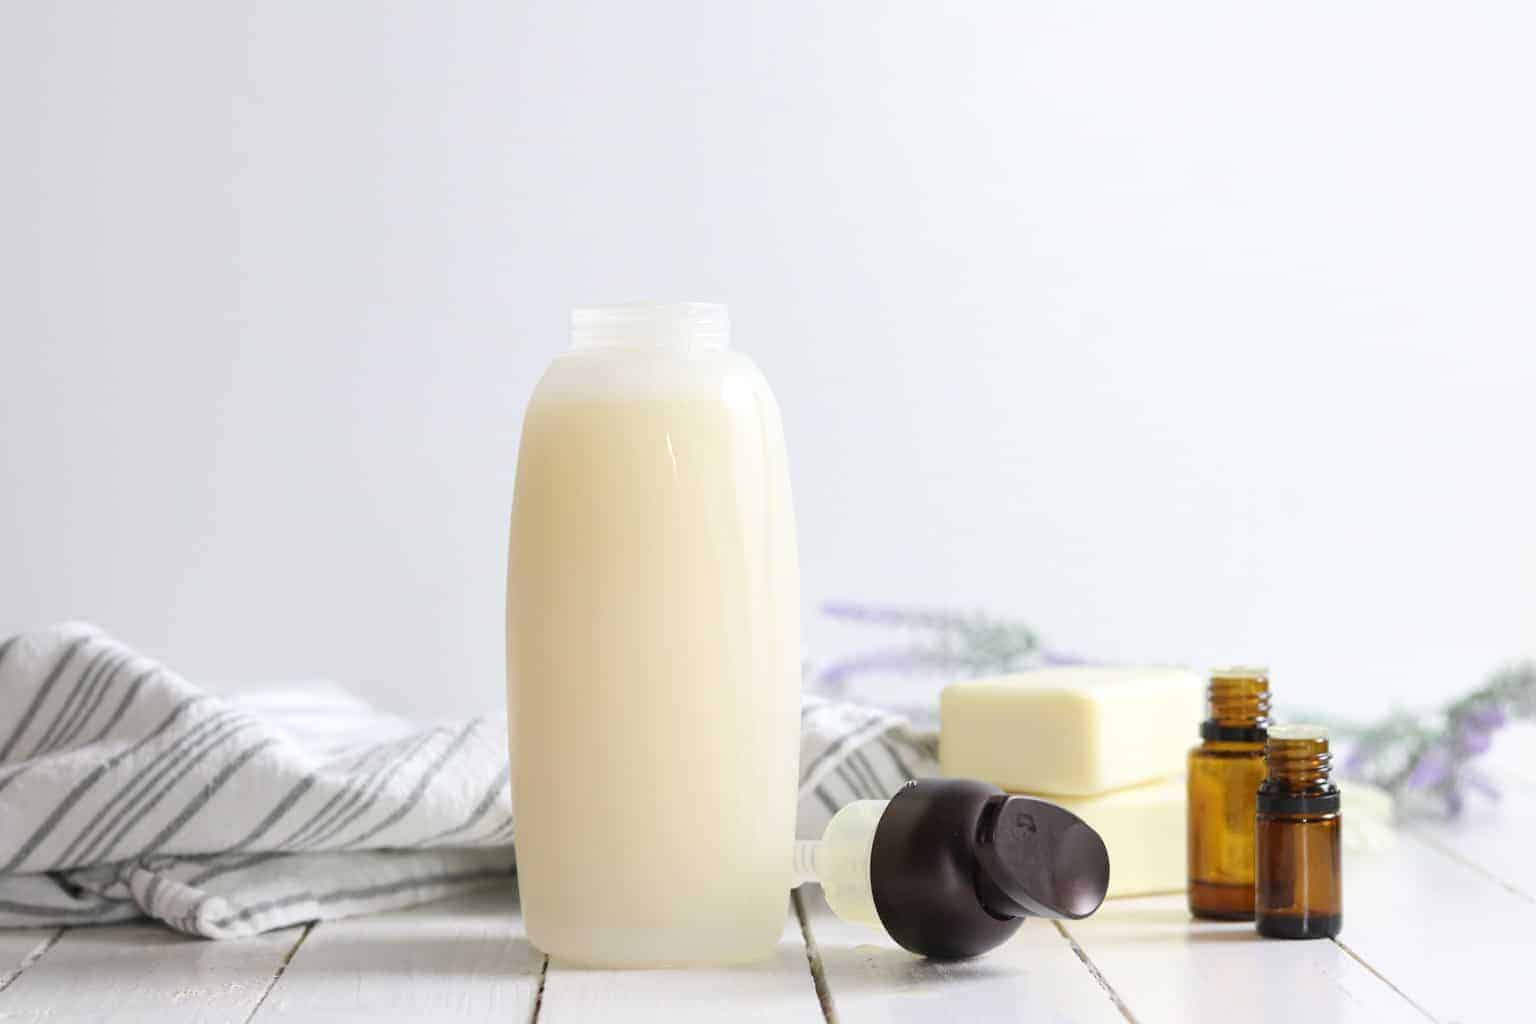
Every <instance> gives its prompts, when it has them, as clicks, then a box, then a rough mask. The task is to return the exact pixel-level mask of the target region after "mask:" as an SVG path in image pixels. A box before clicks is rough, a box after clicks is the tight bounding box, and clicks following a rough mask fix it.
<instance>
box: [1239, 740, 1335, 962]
mask: <svg viewBox="0 0 1536 1024" xmlns="http://www.w3.org/2000/svg"><path fill="white" fill-rule="evenodd" d="M1265 761H1266V764H1267V773H1266V775H1265V778H1264V783H1263V785H1261V786H1260V787H1259V793H1258V811H1257V816H1256V825H1255V835H1256V842H1257V846H1258V850H1257V857H1258V860H1257V868H1256V870H1257V875H1258V877H1257V885H1256V904H1255V911H1254V923H1255V924H1256V926H1257V927H1258V929H1259V934H1261V935H1268V936H1270V937H1272V938H1277V939H1327V938H1331V937H1333V936H1335V935H1337V934H1339V929H1340V928H1341V927H1342V926H1343V923H1344V898H1343V889H1344V886H1343V870H1342V869H1343V864H1342V861H1341V860H1340V857H1339V848H1340V842H1339V836H1340V832H1339V829H1340V821H1341V819H1340V817H1339V789H1338V787H1337V786H1335V785H1334V784H1333V782H1332V781H1331V780H1330V779H1329V775H1330V774H1331V772H1332V762H1333V755H1332V754H1330V753H1329V752H1328V733H1327V730H1325V729H1324V728H1323V727H1322V726H1320V725H1277V726H1275V727H1274V728H1273V729H1271V730H1270V732H1269V741H1268V745H1267V747H1266V748H1265Z"/></svg>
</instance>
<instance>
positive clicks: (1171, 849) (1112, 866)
mask: <svg viewBox="0 0 1536 1024" xmlns="http://www.w3.org/2000/svg"><path fill="white" fill-rule="evenodd" d="M1186 793H1187V787H1186V785H1185V781H1184V777H1183V776H1182V775H1181V776H1179V777H1177V778H1173V779H1164V780H1163V781H1162V782H1154V783H1152V784H1151V785H1147V786H1132V787H1131V788H1129V789H1117V790H1115V791H1114V792H1113V793H1105V794H1103V795H1102V796H1048V797H1045V798H1044V799H1046V800H1049V801H1051V803H1053V804H1058V805H1059V806H1061V807H1065V808H1066V809H1067V810H1069V811H1071V812H1072V813H1073V814H1075V815H1077V816H1078V817H1079V818H1082V819H1083V820H1084V821H1086V822H1087V823H1088V824H1089V825H1091V826H1093V829H1094V831H1096V832H1098V834H1099V835H1100V836H1101V837H1102V838H1103V840H1104V845H1105V846H1106V847H1107V848H1108V849H1109V896H1110V897H1115V896H1145V895H1147V894H1149V893H1154V892H1183V891H1184V888H1185V886H1186V885H1187V884H1188V879H1189V864H1188V863H1187V861H1186V860H1185V856H1186V854H1185V843H1186V841H1187V838H1188V836H1187V829H1186V828H1185V822H1184V808H1185V801H1186ZM1030 795H1037V794H1030Z"/></svg>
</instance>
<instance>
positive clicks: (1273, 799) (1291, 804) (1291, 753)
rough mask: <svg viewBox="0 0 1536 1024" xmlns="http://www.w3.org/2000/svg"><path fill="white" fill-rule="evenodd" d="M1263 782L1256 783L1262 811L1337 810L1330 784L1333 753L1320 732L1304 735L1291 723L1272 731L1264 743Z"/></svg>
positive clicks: (1324, 812)
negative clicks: (1267, 740)
mask: <svg viewBox="0 0 1536 1024" xmlns="http://www.w3.org/2000/svg"><path fill="white" fill-rule="evenodd" d="M1264 766H1265V775H1264V781H1263V782H1261V783H1260V784H1259V794H1258V809H1259V813H1261V814H1282V815H1284V814H1293V815H1311V814H1319V815H1327V814H1336V813H1338V810H1339V788H1338V787H1337V786H1335V785H1334V784H1333V754H1332V753H1331V752H1330V751H1329V749H1328V737H1327V736H1326V735H1325V734H1323V733H1322V732H1321V731H1318V732H1313V733H1310V734H1304V733H1300V732H1298V731H1297V729H1296V727H1294V726H1280V727H1278V728H1277V729H1276V730H1274V731H1272V732H1271V733H1270V736H1269V742H1268V743H1266V744H1265V746H1264Z"/></svg>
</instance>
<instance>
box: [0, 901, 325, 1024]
mask: <svg viewBox="0 0 1536 1024" xmlns="http://www.w3.org/2000/svg"><path fill="white" fill-rule="evenodd" d="M300 934H301V929H297V928H290V929H286V930H284V931H281V932H274V933H272V934H270V935H262V936H258V937H256V938H252V939H242V940H240V941H238V942H209V941H208V940H206V939H194V938H191V937H189V936H186V935H181V934H178V933H177V932H173V931H171V930H170V929H169V928H166V927H164V926H162V925H154V924H121V925H103V926H100V927H95V928H74V929H71V930H69V931H67V932H65V933H64V935H63V936H62V937H61V938H60V939H59V941H58V943H57V944H56V945H54V947H53V948H52V949H50V950H48V951H47V954H46V955H45V956H43V957H42V958H41V959H40V960H38V961H37V962H36V963H34V964H32V965H31V966H30V967H28V968H27V969H26V970H25V971H23V972H22V973H21V975H20V977H18V978H16V980H15V981H14V982H13V983H12V984H11V985H10V986H9V987H8V988H6V989H5V991H3V992H0V1020H4V1021H5V1022H6V1024H19V1022H23V1021H37V1022H42V1021H49V1022H53V1021H60V1020H108V1019H110V1020H112V1021H125V1022H134V1021H143V1022H146V1024H149V1022H153V1024H176V1022H178V1021H244V1020H245V1019H246V1018H247V1017H248V1016H249V1015H250V1013H251V1011H252V1010H253V1009H254V1008H255V1007H256V1006H257V1005H258V1004H259V1003H260V1001H261V998H262V996H263V995H264V994H265V993H266V991H267V989H268V988H269V987H270V986H271V985H272V979H273V977H274V976H275V975H276V974H277V972H278V969H279V968H280V967H281V966H282V964H283V961H284V959H285V958H286V957H287V956H288V954H289V952H290V951H291V950H292V949H293V945H294V943H295V942H297V941H298V939H299V936H300ZM39 937H40V936H39Z"/></svg>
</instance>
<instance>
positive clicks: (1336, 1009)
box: [1064, 894, 1424, 1024]
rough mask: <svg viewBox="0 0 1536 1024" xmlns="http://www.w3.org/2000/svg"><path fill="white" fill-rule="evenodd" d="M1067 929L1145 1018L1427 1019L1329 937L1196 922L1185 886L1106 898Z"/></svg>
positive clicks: (1151, 1023) (1150, 1023) (1146, 1021)
mask: <svg viewBox="0 0 1536 1024" xmlns="http://www.w3.org/2000/svg"><path fill="white" fill-rule="evenodd" d="M1345 923H1346V927H1347V926H1348V918H1347V917H1346V919H1345ZM1064 930H1065V931H1066V932H1067V933H1068V934H1070V935H1071V936H1072V937H1073V938H1074V939H1076V940H1077V942H1078V944H1079V945H1080V946H1081V947H1082V949H1083V951H1084V952H1085V953H1086V954H1087V956H1088V958H1089V959H1090V960H1091V961H1092V962H1093V964H1094V965H1095V966H1096V967H1097V968H1098V969H1099V971H1100V973H1101V974H1103V976H1104V978H1105V980H1106V981H1107V982H1108V983H1109V984H1110V985H1111V986H1112V987H1113V988H1114V990H1115V992H1116V993H1118V994H1119V996H1120V998H1121V1000H1122V1001H1123V1002H1124V1003H1125V1004H1126V1006H1127V1008H1129V1010H1130V1012H1131V1014H1132V1015H1133V1016H1134V1017H1135V1019H1136V1020H1137V1021H1139V1022H1141V1024H1157V1022H1161V1021H1168V1022H1172V1024H1186V1022H1189V1021H1205V1020H1211V1021H1218V1020H1234V1021H1236V1020H1240V1021H1275V1022H1282V1021H1283V1022H1286V1024H1294V1022H1296V1021H1306V1020H1327V1021H1355V1020H1387V1021H1391V1020H1403V1021H1414V1022H1418V1024H1422V1021H1423V1019H1424V1018H1423V1016H1422V1015H1421V1014H1419V1013H1418V1012H1417V1011H1416V1010H1415V1009H1414V1008H1413V1007H1412V1006H1411V1005H1410V1004H1409V1003H1408V1002H1407V1001H1405V1000H1404V999H1403V998H1402V996H1400V995H1399V994H1398V993H1396V992H1394V991H1393V990H1392V989H1391V988H1390V987H1389V986H1388V985H1386V984H1385V983H1384V982H1382V981H1381V980H1380V979H1379V978H1377V977H1376V976H1374V975H1373V974H1372V973H1371V972H1370V971H1369V970H1367V969H1366V968H1364V967H1362V966H1361V965H1360V964H1359V963H1358V962H1357V961H1356V960H1355V959H1354V958H1353V957H1351V956H1350V955H1349V954H1348V953H1346V952H1345V951H1344V950H1342V949H1340V948H1339V947H1338V946H1336V945H1335V944H1333V943H1332V942H1328V941H1326V940H1321V941H1310V942H1286V941H1280V940H1274V939H1264V938H1261V937H1260V936H1259V934H1258V933H1257V932H1256V931H1254V929H1253V925H1252V924H1248V923H1241V922H1238V923H1229V922H1212V921H1195V920H1193V919H1192V918H1191V917H1190V916H1189V909H1188V906H1187V904H1186V901H1185V897H1184V896H1183V894H1178V895H1169V896H1146V897H1141V898H1135V899H1118V900H1110V901H1109V902H1107V903H1105V904H1104V906H1103V907H1101V908H1100V909H1099V912H1098V913H1097V914H1095V915H1094V916H1093V917H1091V918H1088V919H1087V920H1084V921H1073V922H1071V923H1070V924H1066V925H1064Z"/></svg>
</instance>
